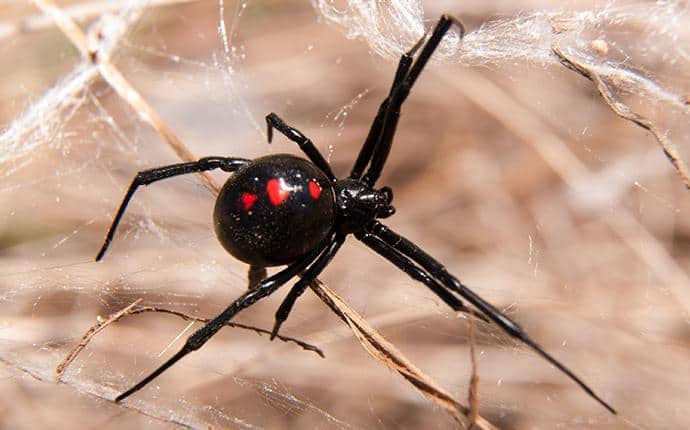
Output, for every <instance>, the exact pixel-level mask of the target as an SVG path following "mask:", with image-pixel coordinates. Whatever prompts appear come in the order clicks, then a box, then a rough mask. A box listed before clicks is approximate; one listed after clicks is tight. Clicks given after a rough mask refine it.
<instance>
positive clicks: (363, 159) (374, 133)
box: [350, 35, 426, 179]
mask: <svg viewBox="0 0 690 430" xmlns="http://www.w3.org/2000/svg"><path fill="white" fill-rule="evenodd" d="M425 38H426V35H424V37H422V38H421V39H419V41H418V42H417V43H416V44H415V45H414V46H413V47H412V49H410V50H409V51H407V52H406V53H404V54H403V55H402V56H401V57H400V61H399V62H398V69H397V70H396V72H395V78H394V79H393V84H392V85H391V89H390V91H389V92H388V97H386V98H385V99H384V100H383V102H382V103H381V106H379V110H378V112H377V113H376V117H375V118H374V121H373V122H372V123H371V127H370V128H369V134H367V139H366V140H365V141H364V145H362V149H361V150H360V151H359V155H357V160H356V161H355V164H354V166H352V170H351V171H350V177H351V178H354V179H359V178H361V177H362V173H364V169H365V168H366V167H367V164H369V160H371V154H372V153H373V152H374V148H375V146H376V143H377V142H378V141H379V139H380V137H381V127H382V125H383V119H384V117H385V116H386V111H387V110H388V105H389V104H390V97H391V95H392V94H393V91H394V90H395V88H396V87H397V86H398V85H399V84H400V83H401V82H402V80H403V79H404V78H405V76H407V72H408V71H409V70H410V66H412V57H413V56H414V53H415V52H417V50H418V49H419V48H420V47H421V46H422V43H424V39H425Z"/></svg>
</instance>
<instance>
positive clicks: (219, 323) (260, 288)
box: [115, 236, 332, 402]
mask: <svg viewBox="0 0 690 430" xmlns="http://www.w3.org/2000/svg"><path fill="white" fill-rule="evenodd" d="M331 237H332V236H329V237H328V238H327V239H326V240H325V241H324V242H322V244H321V245H319V246H318V247H317V248H316V249H314V250H313V251H311V252H310V253H309V254H307V255H306V256H305V257H303V258H302V259H301V260H299V261H297V262H295V263H292V264H291V265H289V266H288V267H286V268H285V269H283V270H281V271H280V272H278V273H276V274H275V275H273V276H271V277H269V278H267V279H265V280H263V281H261V282H260V283H259V284H258V285H257V286H256V287H255V288H254V289H251V290H248V291H247V292H245V293H244V294H242V295H241V296H240V297H239V298H238V299H237V300H235V301H234V302H232V304H231V305H230V306H228V307H227V308H225V310H224V311H223V312H221V313H220V314H219V315H218V316H217V317H215V318H214V319H212V320H211V321H209V322H207V323H206V324H205V325H204V326H203V327H201V328H200V329H199V330H197V331H196V332H195V333H194V334H192V335H191V336H189V337H188V338H187V341H186V342H185V344H184V346H182V348H181V349H180V350H179V351H178V352H177V353H176V354H175V355H173V356H172V357H171V358H170V359H168V361H166V362H165V363H163V364H162V365H161V366H160V367H159V368H158V369H156V370H154V371H153V372H152V373H151V374H150V375H149V376H147V377H146V378H144V379H142V380H141V381H140V382H139V383H138V384H136V385H135V386H133V387H132V388H130V389H129V390H127V391H125V392H124V393H122V394H120V395H119V396H117V397H116V398H115V402H120V401H122V400H124V399H126V398H127V397H129V396H131V395H132V394H134V393H136V392H137V391H139V390H140V389H142V388H143V387H144V386H146V385H147V384H148V383H149V382H151V381H153V380H154V379H155V378H156V377H157V376H158V375H160V374H161V373H163V372H164V371H165V370H166V369H168V368H169V367H170V366H172V365H173V364H175V363H176V362H178V361H179V360H180V359H181V358H182V357H184V356H185V355H187V354H189V353H190V352H192V351H196V350H197V349H199V348H201V347H202V346H203V345H204V344H205V343H206V342H208V340H209V339H210V338H211V337H213V335H214V334H216V333H217V332H218V331H219V330H220V329H221V328H223V326H224V325H225V324H226V323H227V322H228V321H230V320H231V319H232V318H233V317H234V316H235V315H237V314H238V313H239V312H240V311H241V310H243V309H246V308H248V307H250V306H251V305H253V304H254V303H256V302H258V301H259V300H261V299H263V298H264V297H267V296H269V295H271V294H273V293H274V292H275V291H276V290H277V289H278V288H280V287H281V286H282V285H284V284H285V283H286V282H288V281H289V280H290V279H292V278H293V277H295V276H296V275H297V274H299V273H300V272H301V271H303V270H304V269H306V268H307V266H309V264H311V262H312V261H314V259H315V258H316V257H317V256H318V255H319V254H320V253H321V252H322V251H323V249H324V248H325V247H326V246H328V244H329V243H330V242H331V241H332V239H331Z"/></svg>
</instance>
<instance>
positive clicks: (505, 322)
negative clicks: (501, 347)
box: [358, 221, 616, 414]
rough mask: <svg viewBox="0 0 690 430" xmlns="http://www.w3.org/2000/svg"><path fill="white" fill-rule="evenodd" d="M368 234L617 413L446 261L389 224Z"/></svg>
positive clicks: (376, 224)
mask: <svg viewBox="0 0 690 430" xmlns="http://www.w3.org/2000/svg"><path fill="white" fill-rule="evenodd" d="M365 235H366V237H365V238H364V239H360V240H362V241H364V242H365V243H366V244H367V245H369V243H367V238H368V240H369V241H370V242H371V241H372V240H373V239H371V238H374V239H376V240H378V241H380V242H381V243H383V244H385V246H382V247H383V248H386V247H387V248H390V249H393V250H395V251H397V252H399V253H401V254H403V255H404V256H406V257H408V258H409V259H410V260H412V261H414V262H415V263H416V264H419V265H420V266H421V267H423V268H424V269H425V270H426V271H427V272H428V273H429V274H430V275H431V276H433V277H434V278H435V279H437V280H438V281H440V282H441V283H442V284H443V285H444V286H445V287H446V288H448V289H449V290H451V291H454V292H455V293H457V294H458V295H460V296H461V297H463V298H464V299H465V300H467V301H468V302H469V303H471V304H472V305H473V306H474V307H476V308H477V309H478V310H479V311H480V312H481V313H482V314H484V316H486V317H487V318H489V319H490V320H491V321H493V322H494V323H495V324H496V325H498V326H499V327H500V328H501V329H502V330H503V331H504V332H506V333H507V334H509V335H510V336H512V337H514V338H516V339H518V340H519V341H521V342H522V343H524V344H525V345H527V346H529V347H530V348H532V350H534V351H535V352H537V353H538V354H539V355H540V356H542V357H543V358H544V359H546V361H548V362H549V363H551V364H552V365H553V366H554V367H556V368H557V369H558V370H560V371H561V372H563V373H564V374H565V375H566V376H568V377H569V378H570V379H571V380H572V381H573V382H575V383H576V384H577V385H578V386H580V388H582V390H584V391H585V392H586V393H587V394H589V396H590V397H592V398H593V399H595V400H596V401H597V402H599V403H600V404H601V405H602V406H604V407H605V408H606V409H608V410H609V412H611V413H612V414H616V410H615V409H613V407H612V406H611V405H609V404H608V403H606V402H605V401H604V400H603V399H602V398H601V397H599V395H597V394H596V393H595V392H594V390H592V389H591V388H590V387H589V386H588V385H587V384H585V382H584V381H583V380H582V379H580V378H579V377H578V376H576V375H575V374H574V373H573V372H572V371H571V370H570V369H568V368H567V367H566V366H565V365H564V364H562V363H561V362H560V361H558V360H556V359H555V358H554V357H552V356H551V355H550V354H549V353H547V352H546V351H545V350H544V349H543V348H542V347H541V346H539V344H538V343H537V342H535V341H534V340H532V338H530V337H529V336H528V335H527V333H526V332H525V330H524V329H523V328H522V327H520V326H519V325H518V324H517V323H516V322H514V321H513V320H511V319H510V318H508V317H507V316H506V315H505V314H503V313H502V312H501V311H499V310H498V309H496V308H495V307H494V306H493V305H492V304H491V303H489V302H487V301H486V300H484V299H483V298H481V297H480V296H479V295H477V294H476V293H475V292H474V291H472V290H470V289H469V288H468V287H467V286H465V285H464V284H463V283H462V282H460V280H459V279H458V278H456V277H455V276H453V275H451V274H450V272H448V270H447V269H446V267H445V266H444V265H443V264H441V263H440V262H438V261H437V260H436V259H434V258H433V257H432V256H431V255H429V254H427V253H426V252H425V251H424V250H422V249H421V248H420V247H418V246H417V245H415V244H414V243H413V242H412V241H410V240H409V239H406V238H405V237H403V236H401V235H399V234H398V233H396V232H394V231H393V230H391V229H390V228H388V227H386V226H385V225H383V224H381V223H380V222H378V221H374V222H372V223H371V225H369V226H368V228H367V233H365ZM358 238H359V236H358ZM370 247H371V245H370ZM372 248H373V247H372ZM374 250H375V251H377V252H379V253H380V254H382V252H380V251H379V250H377V249H375V248H374ZM382 255H383V254H382ZM384 256H385V255H384Z"/></svg>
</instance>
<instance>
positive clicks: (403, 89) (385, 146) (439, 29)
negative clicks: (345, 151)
mask: <svg viewBox="0 0 690 430" xmlns="http://www.w3.org/2000/svg"><path fill="white" fill-rule="evenodd" d="M452 24H456V25H457V26H458V28H459V29H460V38H462V37H463V36H464V35H465V27H464V26H463V25H462V23H461V22H460V21H458V20H457V19H456V18H453V17H452V16H450V15H443V16H441V18H440V19H439V20H438V22H437V23H436V27H434V31H433V32H432V33H431V37H429V40H427V42H426V43H425V44H424V46H423V47H422V51H421V52H420V53H419V56H418V57H417V59H416V60H415V62H414V63H413V64H412V66H411V68H410V70H409V72H408V73H407V75H406V76H405V77H404V78H403V79H402V80H401V82H399V83H398V84H397V85H395V87H394V88H393V89H392V91H391V95H390V96H389V100H388V106H387V107H386V109H385V114H384V118H383V121H382V125H381V132H380V134H379V136H378V140H377V142H376V144H375V147H374V150H373V153H372V155H371V160H370V164H369V169H368V170H367V172H366V173H365V174H364V179H363V180H364V182H365V183H367V184H369V185H371V186H373V185H374V184H375V183H376V181H377V180H378V178H379V176H380V175H381V170H383V165H384V164H385V163H386V159H387V158H388V153H389V152H390V148H391V145H392V143H393V137H394V136H395V130H396V128H397V126H398V119H399V118H400V108H401V107H402V104H403V102H404V101H405V100H406V99H407V96H408V95H409V94H410V90H411V89H412V86H413V85H414V83H415V82H416V81H417V78H418V77H419V75H420V74H421V73H422V70H423V69H424V66H426V64H427V62H428V61H429V59H430V58H431V55H432V54H433V53H434V51H435V50H436V48H437V47H438V45H439V44H440V43H441V40H442V39H443V36H445V35H446V33H447V32H448V30H449V29H450V27H451V25H452Z"/></svg>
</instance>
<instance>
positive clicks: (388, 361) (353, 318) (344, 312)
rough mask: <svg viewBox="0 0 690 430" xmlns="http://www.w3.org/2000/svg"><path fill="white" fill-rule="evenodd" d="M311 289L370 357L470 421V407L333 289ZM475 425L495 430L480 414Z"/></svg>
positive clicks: (463, 420)
mask: <svg viewBox="0 0 690 430" xmlns="http://www.w3.org/2000/svg"><path fill="white" fill-rule="evenodd" d="M310 288H311V289H312V291H313V292H314V293H316V295H317V296H319V298H320V299H321V300H322V301H323V302H324V303H325V304H326V305H327V306H328V307H329V308H331V310H332V311H333V312H334V313H335V314H336V315H338V317H339V318H340V319H342V320H343V321H344V322H345V323H346V324H347V325H348V326H349V327H350V329H352V331H353V332H354V334H355V336H357V339H358V340H359V342H360V343H361V344H362V346H363V347H364V349H366V350H367V352H368V353H369V354H370V355H371V356H372V357H374V358H375V359H377V360H378V361H380V362H382V363H383V364H385V365H386V366H387V367H388V368H390V369H392V370H394V371H396V372H398V373H399V374H400V375H402V377H403V378H405V379H407V381H408V382H410V383H411V384H412V385H413V386H414V387H415V388H417V390H419V392H420V393H422V395H424V396H425V397H426V398H428V399H429V400H431V401H432V402H434V403H435V404H437V405H438V406H440V407H442V408H444V409H445V410H447V411H448V412H449V413H450V414H451V415H452V416H453V418H455V419H456V420H457V421H458V422H459V423H462V424H465V423H466V422H467V420H468V419H469V418H470V408H468V407H467V406H465V405H463V404H461V403H460V402H459V401H457V400H456V399H455V398H453V396H451V395H450V394H449V393H448V392H447V391H445V390H444V389H443V388H441V387H440V386H439V385H438V384H436V382H435V381H434V380H432V379H431V377H429V376H428V375H427V374H425V373H424V372H422V370H421V369H419V368H418V367H417V366H415V365H414V364H412V362H410V361H409V360H408V359H407V358H406V357H405V356H404V355H403V353H402V352H400V351H399V350H398V349H397V348H396V347H395V346H393V344H391V343H390V342H388V341H387V340H386V339H385V338H384V337H383V336H381V334H379V333H378V332H377V331H376V330H375V329H374V328H373V327H371V326H370V325H369V324H368V323H367V322H366V320H364V318H362V317H361V316H360V315H359V314H357V313H356V312H355V311H354V310H353V309H352V308H351V307H350V306H349V305H348V304H347V303H346V302H345V301H344V300H343V299H341V298H340V297H339V296H338V295H337V294H336V293H335V292H334V291H333V290H331V289H330V288H328V287H327V286H326V285H324V284H323V283H322V282H321V281H319V280H316V281H314V282H312V283H311V284H310ZM474 422H475V423H476V424H477V426H478V428H481V429H495V428H496V427H495V426H494V425H493V424H491V423H490V422H489V421H487V420H486V419H484V418H482V417H481V416H479V415H477V416H476V417H475V418H474Z"/></svg>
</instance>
